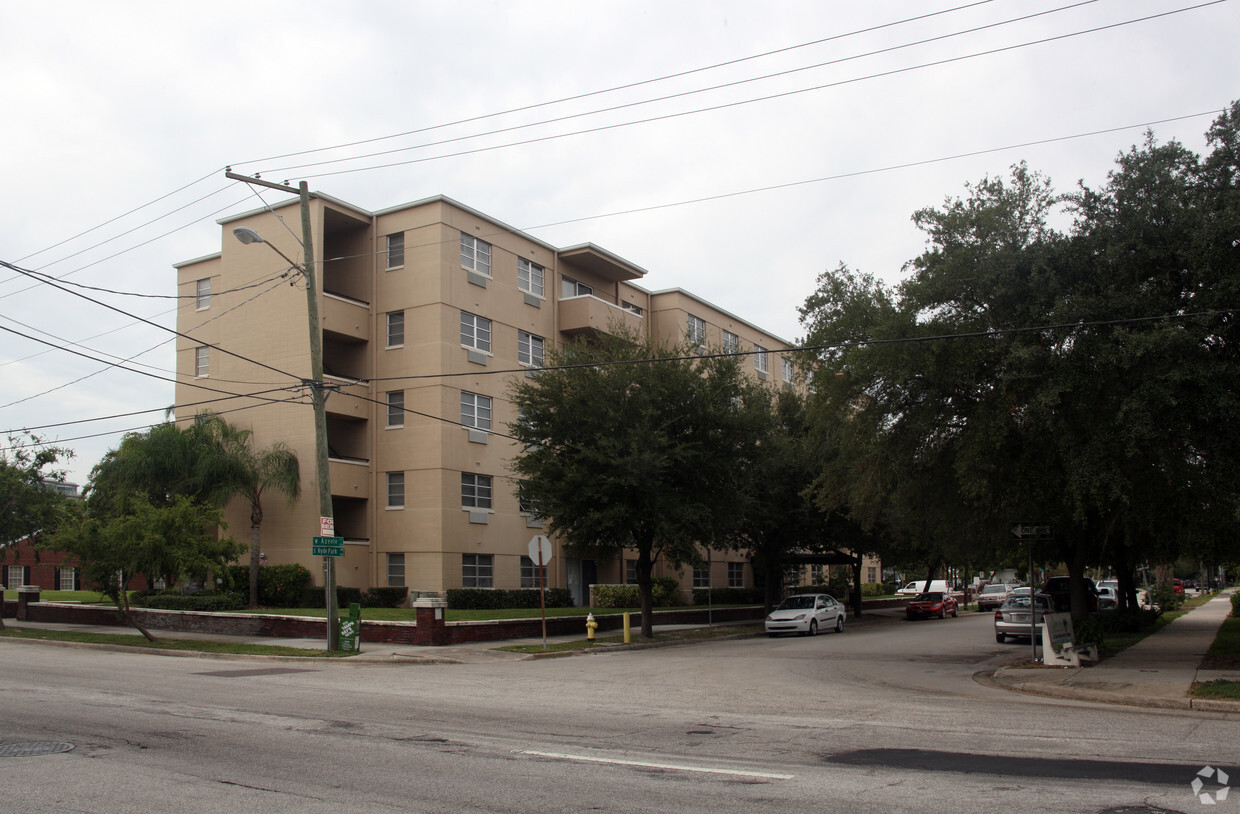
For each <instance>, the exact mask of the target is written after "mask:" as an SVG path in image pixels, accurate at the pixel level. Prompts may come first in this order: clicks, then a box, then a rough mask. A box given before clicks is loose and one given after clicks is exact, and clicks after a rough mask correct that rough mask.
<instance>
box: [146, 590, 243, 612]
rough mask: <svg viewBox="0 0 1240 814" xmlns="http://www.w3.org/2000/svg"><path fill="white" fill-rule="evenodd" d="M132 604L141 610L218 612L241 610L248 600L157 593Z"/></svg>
mask: <svg viewBox="0 0 1240 814" xmlns="http://www.w3.org/2000/svg"><path fill="white" fill-rule="evenodd" d="M130 602H131V604H133V605H136V606H138V607H141V608H152V609H154V610H182V611H200V612H218V611H233V610H240V609H241V608H244V607H245V606H246V604H247V603H246V598H245V597H243V596H241V595H240V594H187V595H185V596H182V595H181V594H176V593H157V594H147V595H141V594H138V595H135V596H133V597H131V598H130Z"/></svg>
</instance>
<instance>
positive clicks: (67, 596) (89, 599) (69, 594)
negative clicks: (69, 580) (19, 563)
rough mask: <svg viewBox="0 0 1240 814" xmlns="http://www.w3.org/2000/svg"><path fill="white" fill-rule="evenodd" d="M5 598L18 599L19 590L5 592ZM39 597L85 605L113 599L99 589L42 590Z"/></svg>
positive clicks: (106, 603) (109, 602) (48, 600)
mask: <svg viewBox="0 0 1240 814" xmlns="http://www.w3.org/2000/svg"><path fill="white" fill-rule="evenodd" d="M4 598H5V599H8V600H9V601H11V602H16V601H17V591H16V590H8V591H5V592H4ZM39 599H40V600H41V601H43V602H81V603H82V604H83V605H111V604H112V600H111V599H109V598H108V596H107V594H101V593H99V592H98V591H41V592H40V593H39Z"/></svg>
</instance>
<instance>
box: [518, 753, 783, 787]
mask: <svg viewBox="0 0 1240 814" xmlns="http://www.w3.org/2000/svg"><path fill="white" fill-rule="evenodd" d="M521 754H523V755H533V756H535V757H546V758H551V759H553V760H577V761H583V762H585V763H610V764H612V765H615V766H637V767H639V768H643V769H671V770H673V771H678V772H702V773H704V774H728V775H736V776H739V777H761V778H765V779H767V780H791V779H792V778H794V777H796V775H792V774H775V773H773V772H750V771H744V770H742V769H712V768H710V767H709V766H683V765H680V764H677V763H646V762H643V761H640V760H618V759H616V758H607V757H589V756H587V755H564V754H560V753H558V752H534V751H529V750H526V751H523V752H521Z"/></svg>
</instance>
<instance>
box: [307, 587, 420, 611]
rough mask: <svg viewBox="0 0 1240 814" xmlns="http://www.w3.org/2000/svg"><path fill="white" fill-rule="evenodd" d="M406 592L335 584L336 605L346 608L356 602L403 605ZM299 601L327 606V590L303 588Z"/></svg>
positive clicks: (375, 606)
mask: <svg viewBox="0 0 1240 814" xmlns="http://www.w3.org/2000/svg"><path fill="white" fill-rule="evenodd" d="M408 594H409V589H408V588H368V589H366V590H365V591H363V590H362V589H361V588H345V587H342V586H339V585H337V586H336V605H337V606H338V607H341V608H347V607H348V606H349V605H351V604H353V603H355V602H356V603H357V604H359V605H361V606H362V607H363V608H399V607H403V606H404V604H405V597H406V596H407V595H408ZM300 602H301V604H300V605H298V607H302V608H325V607H327V591H326V590H325V589H324V588H323V587H322V586H316V585H311V586H310V587H308V588H303V589H302V591H301V600H300Z"/></svg>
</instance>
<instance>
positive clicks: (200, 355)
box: [194, 345, 211, 379]
mask: <svg viewBox="0 0 1240 814" xmlns="http://www.w3.org/2000/svg"><path fill="white" fill-rule="evenodd" d="M210 373H211V349H210V348H208V347H207V346H206V345H199V346H198V347H196V348H194V375H195V376H197V377H198V378H200V379H202V378H205V377H206V376H208V375H210Z"/></svg>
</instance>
